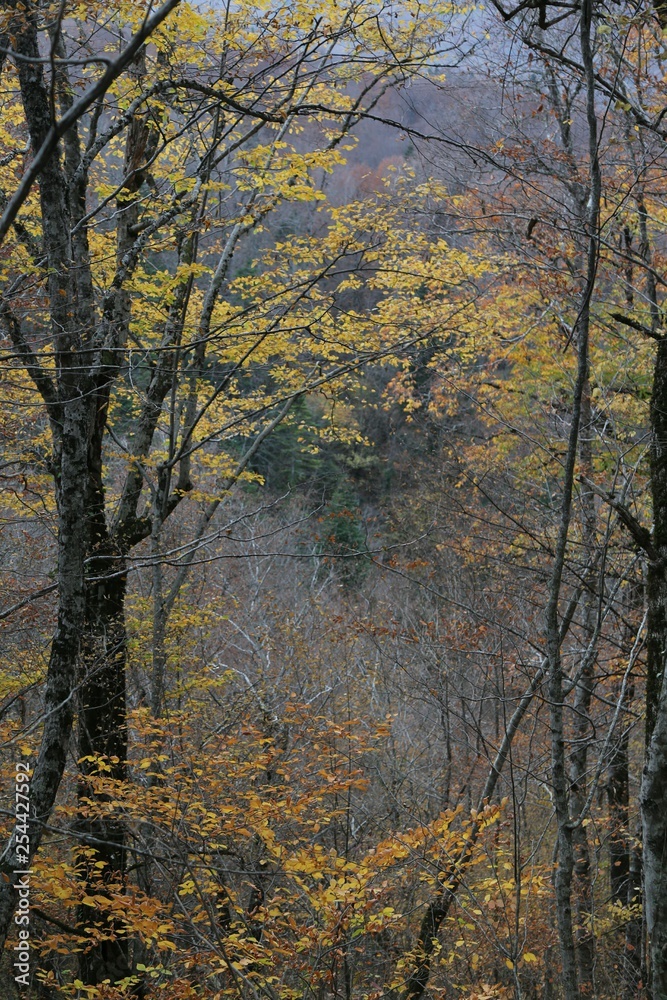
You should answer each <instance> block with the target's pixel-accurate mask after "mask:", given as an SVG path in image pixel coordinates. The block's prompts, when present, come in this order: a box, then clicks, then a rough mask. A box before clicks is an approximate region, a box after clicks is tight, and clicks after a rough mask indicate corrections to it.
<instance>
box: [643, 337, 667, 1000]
mask: <svg viewBox="0 0 667 1000" xmlns="http://www.w3.org/2000/svg"><path fill="white" fill-rule="evenodd" d="M651 430H652V437H651V490H652V495H653V523H654V527H653V547H654V549H655V551H656V556H657V559H656V560H655V561H653V562H652V563H650V564H649V569H648V576H647V624H648V635H647V678H646V735H647V757H646V764H645V767H644V774H643V780H642V790H641V812H642V826H643V842H644V892H645V912H646V923H647V931H648V936H649V953H650V967H651V980H652V981H651V988H652V991H653V997H654V998H655V1000H667V684H665V683H664V674H665V664H666V662H667V658H666V651H667V579H666V577H665V565H667V340H664V339H663V340H661V341H660V342H659V344H658V350H657V353H656V360H655V370H654V375H653V394H652V397H651Z"/></svg>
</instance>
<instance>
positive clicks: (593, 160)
mask: <svg viewBox="0 0 667 1000" xmlns="http://www.w3.org/2000/svg"><path fill="white" fill-rule="evenodd" d="M592 14H593V10H592V0H584V2H583V4H582V9H581V19H580V44H581V57H582V64H583V67H584V75H585V86H586V91H585V92H586V117H587V123H588V147H589V159H590V163H589V184H588V188H589V197H588V202H587V218H586V234H587V237H588V260H587V269H586V282H585V287H584V292H583V295H582V300H581V305H580V307H579V315H578V317H577V321H576V323H575V328H574V330H573V339H575V340H576V344H577V352H578V362H577V379H576V383H575V389H574V395H573V400H572V419H571V426H570V435H569V440H568V448H567V455H566V459H565V474H564V478H563V497H562V501H561V511H560V525H559V532H558V540H557V543H556V551H555V556H554V564H553V569H552V576H551V582H550V585H549V600H548V604H547V610H546V644H547V659H548V663H549V700H550V725H551V780H552V787H553V797H554V806H555V811H556V821H557V824H558V863H557V867H556V872H555V878H554V883H555V892H556V906H557V911H558V936H559V941H560V951H561V963H562V972H561V974H562V986H563V996H564V997H565V1000H577V998H578V997H579V995H580V994H579V981H578V979H579V977H578V969H577V954H576V949H575V943H574V927H573V920H572V879H573V874H574V869H575V849H574V829H575V824H574V823H573V818H572V816H571V814H570V808H571V803H570V789H569V785H568V773H567V761H566V751H565V725H564V685H563V680H564V678H563V666H562V659H561V640H560V634H559V622H558V617H559V616H558V608H559V603H560V596H561V588H562V580H563V570H564V566H565V554H566V549H567V541H568V534H569V528H570V521H571V516H572V497H573V486H574V472H575V464H576V459H577V450H578V439H579V431H580V428H581V423H582V403H583V401H584V399H585V393H586V387H587V385H588V377H589V362H588V339H589V326H590V303H591V297H592V294H593V289H594V287H595V279H596V274H597V259H598V218H599V205H600V187H601V178H600V166H599V161H598V149H597V117H596V112H595V73H594V65H593V53H592V49H591V33H592ZM583 697H585V698H586V697H588V695H587V694H586V693H585V692H584V693H583Z"/></svg>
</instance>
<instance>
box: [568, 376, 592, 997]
mask: <svg viewBox="0 0 667 1000" xmlns="http://www.w3.org/2000/svg"><path fill="white" fill-rule="evenodd" d="M579 454H580V460H581V468H582V472H583V473H584V474H585V475H586V476H591V475H592V472H593V418H592V412H591V385H590V379H588V378H587V379H586V384H585V386H584V392H583V395H582V399H581V435H580V443H579ZM581 502H582V508H583V525H582V542H583V550H584V554H585V558H586V562H587V564H588V565H589V566H591V567H592V566H593V553H594V550H595V534H596V526H597V517H596V511H595V495H594V494H593V492H592V491H591V490H588V489H586V490H585V491H584V492H583V494H582V498H581ZM586 586H587V593H586V595H585V598H584V622H583V625H584V642H585V643H586V647H585V648H584V652H583V657H582V663H581V665H580V667H579V668H578V678H577V683H576V686H575V697H574V723H573V741H574V747H573V750H572V755H571V762H570V786H571V811H572V816H573V817H574V818H575V819H579V818H581V817H582V815H583V812H584V809H585V807H586V801H587V798H588V781H587V772H588V749H589V744H590V740H591V736H592V733H593V724H592V721H591V717H590V710H591V699H592V697H593V689H594V685H595V660H596V648H597V631H598V629H597V624H596V618H597V599H596V589H597V588H596V587H595V572H594V570H593V571H590V570H589V572H588V574H587V578H586ZM572 847H573V853H574V890H575V906H576V916H577V922H576V928H575V939H576V948H577V970H578V976H579V989H580V991H581V994H582V995H583V996H594V994H595V986H594V981H593V970H594V963H595V938H594V934H593V880H592V876H591V854H590V848H589V844H588V835H587V832H586V827H585V826H584V825H583V824H582V823H581V822H577V823H576V824H575V826H574V829H573V833H572Z"/></svg>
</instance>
